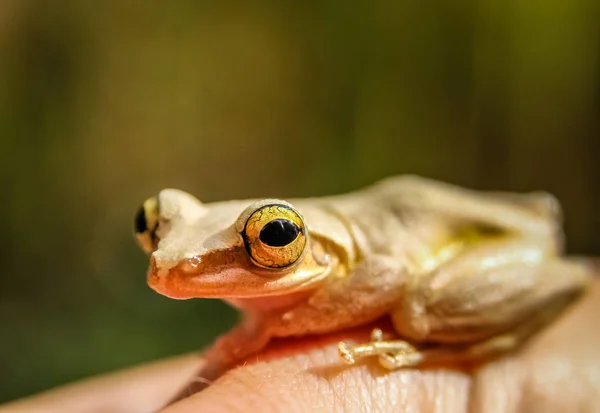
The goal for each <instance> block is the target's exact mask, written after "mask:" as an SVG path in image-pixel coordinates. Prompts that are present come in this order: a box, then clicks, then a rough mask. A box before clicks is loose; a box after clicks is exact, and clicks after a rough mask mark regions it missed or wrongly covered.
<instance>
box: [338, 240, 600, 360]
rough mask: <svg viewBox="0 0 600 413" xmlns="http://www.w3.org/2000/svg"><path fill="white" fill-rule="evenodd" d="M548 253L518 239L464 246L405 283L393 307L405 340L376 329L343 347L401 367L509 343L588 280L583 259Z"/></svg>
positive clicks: (490, 351) (474, 356)
mask: <svg viewBox="0 0 600 413" xmlns="http://www.w3.org/2000/svg"><path fill="white" fill-rule="evenodd" d="M549 255H551V254H549V253H548V252H547V251H546V250H545V249H544V248H542V247H540V244H538V243H537V242H533V241H527V240H518V239H506V240H502V241H495V242H489V243H487V244H484V245H481V246H480V247H478V248H476V249H474V250H471V251H470V252H467V253H464V254H463V255H461V256H459V257H457V258H456V259H454V260H452V261H450V262H448V263H446V264H444V265H442V266H441V267H439V268H438V269H437V270H436V271H433V272H432V273H430V274H428V275H426V276H423V277H421V278H418V279H416V280H415V283H414V284H413V285H412V287H411V288H408V289H406V290H405V294H404V296H403V297H402V299H401V302H400V303H399V305H398V306H397V307H396V308H395V310H394V311H393V312H392V314H391V315H392V321H393V323H394V327H395V329H396V331H397V332H398V333H399V334H400V335H401V336H402V337H405V338H406V339H407V340H408V341H403V340H390V341H386V340H383V338H382V335H381V333H380V332H374V335H373V337H372V341H371V342H370V343H366V344H361V345H358V346H353V347H351V346H348V345H347V344H345V343H341V344H340V355H341V356H342V358H343V359H344V360H346V361H347V362H348V363H353V362H354V361H355V360H356V359H358V358H361V357H364V356H372V355H376V356H378V357H379V360H380V363H381V364H382V365H384V366H385V367H388V368H398V367H406V366H415V365H422V364H428V363H436V364H437V363H455V362H457V361H460V362H462V361H479V360H485V359H488V358H491V357H494V356H497V355H500V354H503V353H505V352H507V351H511V350H513V349H515V348H517V347H518V346H520V345H521V344H523V343H524V342H525V341H526V340H527V339H528V338H529V337H530V336H531V335H533V334H534V333H535V332H536V331H538V330H539V329H541V328H542V327H544V326H545V325H546V324H548V323H550V322H551V321H552V320H554V319H555V318H556V317H557V316H558V315H559V314H560V313H561V312H562V311H563V310H564V309H565V307H567V306H568V305H569V304H571V303H573V302H574V301H575V299H576V298H577V297H579V296H580V295H581V294H582V293H583V291H584V290H585V288H586V287H587V286H588V285H589V282H590V280H591V273H592V271H591V267H590V266H589V265H587V264H586V263H582V262H577V261H569V260H567V259H561V258H559V257H552V256H549ZM409 342H410V343H415V344H416V345H415V344H409ZM418 343H427V344H428V345H427V349H419V344H418ZM432 343H433V344H434V345H433V346H432V345H431V344H432Z"/></svg>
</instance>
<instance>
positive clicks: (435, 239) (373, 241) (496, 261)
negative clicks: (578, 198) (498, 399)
mask: <svg viewBox="0 0 600 413" xmlns="http://www.w3.org/2000/svg"><path fill="white" fill-rule="evenodd" d="M135 234H136V237H137V240H138V243H139V245H140V246H141V248H142V249H143V250H144V251H145V252H146V253H148V254H149V255H150V266H149V269H148V273H147V282H148V284H149V286H150V287H151V288H153V289H154V290H156V291H157V292H158V293H160V294H163V295H165V296H168V297H171V298H174V299H189V298H220V299H223V300H225V301H227V302H228V303H230V304H231V305H233V306H235V307H237V308H238V309H240V310H241V312H242V313H243V315H244V317H243V320H242V321H241V322H240V323H239V324H238V326H237V327H235V328H234V329H233V330H231V331H230V332H228V333H226V334H225V335H224V336H222V337H220V338H219V339H218V340H217V341H216V343H215V344H214V345H213V346H212V347H211V349H210V350H208V352H207V353H206V354H207V358H208V359H209V360H213V361H214V362H215V363H217V364H218V365H220V366H221V367H222V370H223V371H224V370H226V369H227V368H229V367H231V366H234V365H235V364H236V363H238V362H240V361H242V360H244V359H245V358H247V357H248V356H249V355H251V354H253V353H255V352H257V351H259V350H260V349H261V348H263V347H264V346H265V345H266V344H267V343H268V342H269V340H270V339H272V338H274V337H289V336H302V335H309V334H324V333H328V332H332V331H335V330H340V329H345V328H350V327H353V326H358V325H363V324H365V323H370V322H374V321H376V320H378V319H380V318H382V317H384V316H389V318H390V319H391V321H392V325H393V328H394V330H395V333H396V336H397V337H400V338H399V339H395V338H394V339H385V338H384V334H383V333H382V331H381V330H377V329H376V330H375V331H374V332H373V334H372V337H371V339H370V341H369V342H365V343H354V344H349V343H346V342H342V343H339V354H340V358H341V359H340V360H341V361H344V362H346V363H349V364H353V363H355V362H357V361H358V360H360V359H362V358H365V357H374V358H376V360H378V362H379V363H380V364H381V365H382V366H383V367H384V368H386V369H397V368H403V367H413V366H424V365H427V364H429V363H440V362H441V363H445V362H449V363H453V362H455V361H459V360H463V361H465V362H471V361H485V360H488V359H490V358H492V357H496V356H498V355H501V354H504V353H506V352H509V351H512V350H514V349H517V348H518V347H519V346H520V345H522V344H523V343H524V342H525V341H526V340H527V339H528V338H530V337H531V336H532V335H533V334H534V333H536V332H537V331H539V330H540V329H541V328H542V327H544V326H545V325H546V324H548V323H550V322H552V321H553V320H554V319H555V318H556V317H557V316H559V315H560V314H561V313H562V312H563V310H565V309H566V308H567V307H568V306H569V305H570V304H572V303H573V302H575V300H576V299H577V298H578V297H579V296H581V295H582V293H583V292H584V291H585V290H586V287H587V286H588V285H589V284H590V280H591V274H592V269H591V266H590V265H589V264H588V263H587V262H586V261H584V260H582V259H574V258H569V257H565V256H564V254H563V236H562V229H561V212H560V206H559V204H558V202H557V201H556V200H555V198H554V197H552V196H551V195H549V194H547V193H542V192H536V193H527V194H517V193H506V192H479V191H475V190H470V189H465V188H460V187H457V186H453V185H450V184H445V183H441V182H437V181H434V180H430V179H426V178H421V177H416V176H399V177H392V178H387V179H385V180H383V181H381V182H378V183H376V184H374V185H372V186H370V187H367V188H363V189H361V190H358V191H356V192H352V193H349V194H344V195H334V196H328V197H322V198H305V199H292V200H289V201H284V200H281V199H259V200H245V201H227V202H216V203H208V204H204V203H201V202H200V201H199V200H197V199H196V198H194V197H193V196H192V195H189V194H188V193H185V192H183V191H180V190H176V189H165V190H162V191H161V192H160V193H159V194H158V195H157V196H155V197H152V198H150V199H148V200H147V201H146V202H144V204H143V205H142V207H141V208H140V210H139V212H138V213H137V215H136V217H135Z"/></svg>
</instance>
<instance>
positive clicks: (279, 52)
mask: <svg viewBox="0 0 600 413" xmlns="http://www.w3.org/2000/svg"><path fill="white" fill-rule="evenodd" d="M599 9H600V3H598V1H597V0H569V1H564V0H563V1H540V0H537V1H517V0H512V1H505V0H480V1H477V0H472V1H466V2H463V1H459V2H454V1H441V0H437V1H427V2H422V1H417V0H405V1H383V0H374V1H357V2H352V3H351V4H350V2H342V1H336V0H324V1H321V2H291V1H290V2H286V1H280V2H276V1H254V2H241V1H239V2H236V1H218V2H217V1H189V0H187V1H178V2H155V3H148V2H142V1H133V0H129V1H106V2H83V1H75V0H72V1H58V0H57V1H43V0H38V1H34V0H2V1H0V145H1V146H0V168H1V174H0V178H1V183H2V193H3V198H2V205H3V207H2V209H1V210H2V214H1V215H0V230H1V231H2V234H3V236H2V237H1V238H0V243H1V244H0V247H1V248H0V254H1V258H2V275H1V277H0V337H1V340H0V372H1V378H0V401H4V400H9V399H12V398H16V397H19V396H24V395H27V394H30V393H32V392H36V391H39V390H42V389H46V388H49V387H51V386H55V385H58V384H61V383H65V382H68V381H71V380H75V379H78V378H81V377H84V376H88V375H91V374H95V373H100V372H105V371H109V370H113V369H117V368H121V367H125V366H129V365H133V364H135V363H140V362H143V361H146V360H152V359H156V358H160V357H164V356H167V355H172V354H176V353H180V352H185V351H191V350H194V349H197V348H199V347H201V346H204V345H206V344H207V343H209V342H210V340H212V339H213V338H214V337H215V336H216V335H217V334H218V333H220V332H222V331H225V330H226V329H227V328H228V327H229V326H230V325H231V324H232V323H233V322H234V320H235V314H234V312H233V310H231V309H229V308H228V307H226V306H225V305H224V304H221V303H220V302H218V301H214V300H191V301H173V300H169V299H167V298H164V297H161V296H159V295H157V294H155V293H154V292H152V291H151V290H150V289H149V288H147V287H146V285H145V280H144V276H145V270H146V264H147V258H146V257H145V256H144V255H143V254H142V253H141V252H140V251H139V250H138V248H137V246H136V245H135V243H134V240H133V237H132V234H131V227H132V216H133V214H134V212H135V210H136V209H137V207H138V205H139V204H140V203H141V202H142V201H143V200H144V199H145V198H147V197H148V196H150V195H152V194H154V193H156V192H157V191H158V190H159V189H161V188H163V187H177V188H181V189H184V190H187V191H189V192H191V193H193V194H195V195H197V196H198V198H200V199H201V200H202V201H205V202H208V201H214V200H221V199H230V198H245V197H261V196H277V197H289V196H309V195H311V196H313V195H314V196H316V195H323V194H329V193H336V192H344V191H347V190H351V189H354V188H357V187H360V186H362V185H365V184H368V183H371V182H372V181H374V180H376V179H379V178H382V177H384V176H388V175H391V174H398V173H418V174H422V175H426V176H429V177H433V178H438V179H443V180H446V181H450V182H454V183H458V184H462V185H466V186H470V187H474V188H489V189H510V190H533V189H545V190H549V191H551V192H553V193H554V194H556V195H557V196H558V197H559V198H560V199H561V200H562V202H563V205H564V208H565V216H566V226H567V233H568V236H569V248H570V250H571V251H576V252H579V253H600V237H598V236H597V235H596V232H597V230H598V223H599V219H598V211H600V191H599V189H600V160H599V155H600V137H599V134H600V83H599V81H600V70H599V64H600V25H599V22H600V19H599V17H600V14H599Z"/></svg>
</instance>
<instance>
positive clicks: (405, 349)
mask: <svg viewBox="0 0 600 413" xmlns="http://www.w3.org/2000/svg"><path fill="white" fill-rule="evenodd" d="M338 352H339V354H340V357H341V358H342V360H344V361H345V362H346V363H348V364H354V363H356V361H357V360H359V359H362V358H364V357H371V356H377V357H378V360H379V364H381V365H382V366H383V367H385V368H387V369H390V370H393V369H397V368H400V367H411V366H415V365H417V364H419V363H420V362H421V361H422V359H423V355H422V354H421V353H420V352H419V351H418V350H417V349H416V348H415V347H414V346H412V345H411V344H409V343H407V342H406V341H403V340H389V341H384V340H383V332H382V331H381V330H380V329H378V328H376V329H374V330H373V332H372V333H371V341H370V342H369V343H365V344H358V345H355V346H348V345H347V344H346V343H344V342H341V343H339V345H338Z"/></svg>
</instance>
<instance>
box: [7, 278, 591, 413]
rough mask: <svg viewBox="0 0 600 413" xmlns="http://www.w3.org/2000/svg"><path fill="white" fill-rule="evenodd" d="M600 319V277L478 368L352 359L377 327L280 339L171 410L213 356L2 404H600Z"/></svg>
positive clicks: (97, 408) (434, 407)
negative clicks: (348, 362) (344, 344)
mask: <svg viewBox="0 0 600 413" xmlns="http://www.w3.org/2000/svg"><path fill="white" fill-rule="evenodd" d="M599 317H600V279H596V281H595V283H594V286H593V287H592V289H591V291H590V293H589V294H588V295H587V296H586V297H585V298H584V299H583V300H582V301H581V302H579V303H577V304H576V305H575V306H573V307H572V308H571V309H570V310H569V311H567V313H566V314H565V315H564V316H563V317H561V318H560V319H559V320H557V322H556V323H554V324H553V325H552V326H550V327H549V328H548V329H546V330H545V331H543V332H541V334H539V335H538V336H537V337H535V339H533V340H532V341H531V342H530V343H529V344H528V345H527V346H526V347H525V348H523V349H522V350H521V351H519V352H517V353H514V354H512V355H510V356H507V357H504V358H502V359H499V360H497V361H493V362H490V363H488V364H486V365H484V366H482V367H481V368H480V369H478V370H476V371H474V372H471V373H469V372H466V371H457V370H453V369H441V370H440V369H438V370H418V369H415V370H411V369H401V370H397V371H392V372H389V371H384V370H383V369H382V368H381V367H379V366H378V365H377V363H376V361H375V360H371V361H367V362H365V363H361V364H359V365H356V366H350V367H349V366H345V365H343V364H342V363H341V362H340V360H339V356H338V354H337V343H338V342H339V341H340V340H346V341H364V340H365V339H367V338H368V336H369V334H370V331H371V329H372V328H373V326H372V325H371V326H364V327H361V328H358V329H353V330H350V331H344V332H340V333H335V334H330V335H327V336H322V337H311V338H302V339H285V340H279V341H276V342H274V343H273V344H272V345H271V346H269V347H268V348H267V349H265V350H264V351H263V352H262V353H261V354H259V355H258V356H256V357H253V358H252V359H251V360H248V361H247V363H245V364H244V365H243V366H241V367H238V368H236V369H234V370H232V371H230V372H229V373H228V374H226V375H225V376H224V377H222V378H221V379H219V380H218V381H216V382H215V383H213V384H212V385H211V386H209V387H208V388H206V389H205V390H204V391H202V392H199V393H196V394H194V395H192V396H190V397H188V398H185V399H183V400H181V401H179V402H177V403H174V404H172V405H170V406H168V407H166V408H164V409H163V410H160V408H161V406H163V405H164V404H165V403H166V402H167V401H168V400H169V399H170V398H171V397H173V395H174V394H175V393H177V391H178V390H179V389H181V388H183V387H184V384H185V383H187V382H189V380H190V378H191V377H193V375H194V372H195V371H197V369H198V368H199V367H200V366H201V364H202V363H203V361H202V359H200V358H199V357H198V356H197V355H186V356H180V357H177V358H173V359H169V360H164V361H159V362H155V363H151V364H148V365H145V366H140V367H136V368H133V369H130V370H125V371H121V372H116V373H112V374H109V375H106V376H102V377H97V378H92V379H88V380H84V381H81V382H78V383H75V384H71V385H68V386H65V387H62V388H58V389H55V390H51V391H49V392H45V393H42V394H39V395H35V396H32V397H29V398H27V399H23V400H20V401H16V402H13V403H10V404H7V405H4V406H0V413H33V412H45V413H53V412H62V413H70V412H116V413H118V412H124V413H125V412H127V413H136V412H155V411H160V412H164V413H186V412H200V411H210V412H215V413H219V412H247V411H253V410H254V411H260V412H267V413H268V412H279V411H286V412H354V411H372V412H387V411H395V412H396V411H397V412H404V411H405V412H427V413H429V412H450V413H452V412H471V413H477V412H486V413H494V412H511V413H512V412H527V413H531V412H544V413H552V412H600V320H599ZM378 326H381V324H379V325H378ZM384 328H385V325H384Z"/></svg>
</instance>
